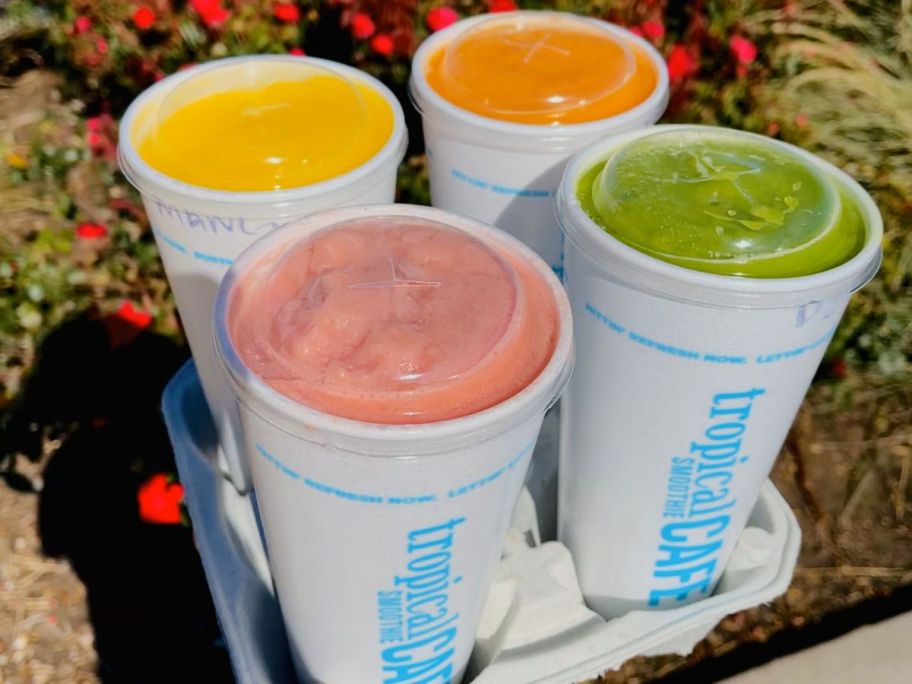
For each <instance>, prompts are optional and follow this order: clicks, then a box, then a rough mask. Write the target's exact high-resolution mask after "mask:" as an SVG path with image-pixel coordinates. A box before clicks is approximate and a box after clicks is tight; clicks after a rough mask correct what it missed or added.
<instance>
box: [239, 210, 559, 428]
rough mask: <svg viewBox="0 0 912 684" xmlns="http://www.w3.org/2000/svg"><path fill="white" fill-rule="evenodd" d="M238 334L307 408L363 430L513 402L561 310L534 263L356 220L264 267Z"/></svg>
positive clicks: (458, 238)
mask: <svg viewBox="0 0 912 684" xmlns="http://www.w3.org/2000/svg"><path fill="white" fill-rule="evenodd" d="M228 330H229V333H230V335H231V338H232V340H233V342H234V345H235V348H236V349H237V352H238V354H239V356H240V358H241V360H242V361H243V362H244V364H245V365H246V366H247V367H249V368H250V369H251V370H252V371H253V372H254V373H255V374H256V375H257V376H259V377H260V378H261V379H262V380H264V381H265V382H266V383H267V384H269V385H270V386H271V387H272V388H273V389H275V390H277V391H278V392H281V393H282V394H284V395H286V396H288V397H290V398H291V399H294V400H295V401H297V402H299V403H301V404H304V405H306V406H309V407H311V408H315V409H318V410H320V411H323V412H326V413H331V414H334V415H338V416H342V417H345V418H351V419H354V420H360V421H366V422H372V423H388V424H394V423H395V424H407V423H428V422H434V421H440V420H447V419H451V418H458V417H461V416H466V415H469V414H472V413H475V412H477V411H481V410H483V409H486V408H489V407H491V406H494V405H496V404H498V403H500V402H502V401H504V400H506V399H508V398H509V397H511V396H513V395H514V394H516V393H517V392H519V391H520V390H522V389H523V388H524V387H526V386H527V385H528V384H529V383H530V382H532V381H533V380H534V379H535V378H536V377H537V376H538V375H539V373H541V371H542V369H543V368H544V367H545V366H546V365H547V363H548V361H549V360H550V358H551V355H552V353H553V351H554V346H555V343H556V339H557V334H558V318H557V306H556V303H555V301H554V296H553V294H552V292H551V290H550V288H549V285H548V283H547V281H546V280H545V279H544V278H543V277H542V276H541V275H540V274H539V273H538V272H536V271H535V270H534V268H533V267H532V266H531V265H530V264H528V263H527V262H526V261H525V260H524V258H522V257H520V256H518V255H514V254H512V253H509V252H508V251H506V250H504V249H503V248H501V247H497V246H493V245H489V244H488V243H486V242H482V241H481V240H479V239H477V238H475V237H474V236H472V235H470V234H468V233H467V232H464V231H462V230H458V229H455V228H451V227H449V226H446V225H443V224H440V223H436V222H434V221H430V220H424V219H407V218H395V219H393V218H389V219H383V218H371V219H355V220H350V221H347V222H344V223H341V224H337V225H335V226H332V227H331V228H327V229H325V230H322V231H319V232H317V233H315V234H313V235H311V236H309V237H307V238H304V239H303V240H301V241H299V242H296V243H293V244H291V245H284V246H282V247H280V248H277V249H276V250H275V251H273V252H272V253H269V254H267V255H266V256H264V257H262V258H261V259H260V260H259V261H258V262H256V263H254V264H253V265H252V266H251V267H250V268H249V269H247V270H246V271H245V272H244V274H243V275H242V276H241V280H240V281H239V282H238V284H237V286H236V288H235V290H234V295H233V297H232V299H231V301H230V302H229V308H228Z"/></svg>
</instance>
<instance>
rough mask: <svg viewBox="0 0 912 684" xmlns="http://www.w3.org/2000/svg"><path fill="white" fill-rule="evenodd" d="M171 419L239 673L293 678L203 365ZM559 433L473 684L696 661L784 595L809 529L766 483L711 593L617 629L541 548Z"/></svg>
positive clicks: (563, 553) (189, 370)
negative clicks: (726, 632) (225, 463)
mask: <svg viewBox="0 0 912 684" xmlns="http://www.w3.org/2000/svg"><path fill="white" fill-rule="evenodd" d="M163 410H164V415H165V421H166V423H167V425H168V431H169V434H170V437H171V442H172V444H173V447H174V452H175V457H176V460H177V467H178V470H179V472H180V479H181V482H182V483H183V485H184V487H185V490H186V501H187V507H188V509H189V512H190V517H191V518H192V520H193V528H194V535H195V539H196V544H197V547H198V549H199V552H200V556H201V558H202V563H203V568H204V570H205V573H206V578H207V580H208V582H209V587H210V591H211V593H212V598H213V602H214V604H215V608H216V612H217V614H218V618H219V622H220V624H221V628H222V633H223V635H224V638H225V642H226V644H227V646H228V651H229V655H230V658H231V663H232V666H233V668H234V672H235V676H236V678H237V680H238V682H239V683H240V684H260V683H263V684H266V683H269V682H284V681H293V680H294V668H293V666H292V661H291V655H290V652H289V649H288V642H287V638H286V633H285V627H284V624H283V622H282V616H281V612H280V609H279V605H278V602H277V600H276V597H275V593H274V589H273V585H272V578H271V576H270V573H269V566H268V563H267V559H266V551H265V549H264V547H263V542H262V535H261V532H260V527H259V522H258V520H257V512H256V506H255V502H254V500H253V499H254V496H255V494H253V493H247V494H243V495H242V494H239V493H238V492H237V490H236V489H235V488H234V486H233V485H232V484H231V483H230V482H229V481H228V480H227V479H226V478H225V477H224V476H223V475H222V474H221V472H220V471H219V469H218V463H217V450H218V444H217V438H216V433H215V428H214V426H213V424H212V419H211V417H210V415H209V411H208V409H207V407H206V402H205V400H204V398H203V393H202V388H201V386H200V384H199V378H198V376H197V373H196V369H195V367H194V365H193V363H192V362H188V363H187V365H186V366H184V368H182V369H181V370H180V371H179V372H178V373H177V375H176V376H175V377H174V378H173V379H172V381H171V382H170V384H169V385H168V387H167V389H166V390H165V393H164V397H163ZM556 427H557V420H556V419H553V418H552V417H551V416H549V417H548V418H546V420H545V423H544V425H543V427H542V434H541V437H540V439H539V443H538V446H537V448H536V453H535V456H534V458H533V463H532V466H531V468H530V471H529V477H528V479H527V490H526V491H524V492H523V495H522V497H521V498H520V501H519V504H518V505H517V507H516V511H515V512H514V515H513V520H512V523H511V529H510V531H509V533H508V536H507V540H506V543H505V546H504V553H503V559H502V561H501V563H500V567H499V569H498V571H497V574H496V576H495V579H494V582H493V584H492V586H491V588H490V590H489V593H488V597H487V602H486V604H485V609H484V612H483V614H482V618H481V622H480V624H479V627H478V630H477V633H476V639H475V649H474V652H473V655H472V660H471V663H470V666H469V670H468V673H467V675H466V677H465V680H464V681H465V682H473V683H475V684H495V683H496V684H533V683H540V684H565V683H570V682H576V681H580V680H584V679H587V678H591V677H595V676H597V675H598V674H600V673H602V672H605V671H607V670H612V669H617V668H618V667H620V666H621V664H622V663H624V662H625V661H626V660H628V659H629V658H632V657H634V656H638V655H660V654H672V653H675V654H681V655H684V654H687V653H689V652H690V651H691V650H693V648H694V646H695V645H696V644H697V643H698V642H699V641H700V640H701V639H703V638H704V637H705V636H706V635H707V634H708V633H709V631H710V630H712V629H713V627H714V626H715V625H716V624H717V623H718V622H719V621H720V620H721V619H722V618H724V617H725V616H726V615H728V614H730V613H734V612H736V611H739V610H744V609H746V608H750V607H753V606H756V605H759V604H762V603H766V602H769V601H772V600H773V599H774V598H776V597H777V596H779V595H781V594H782V593H784V592H785V590H786V589H787V587H788V585H789V582H790V581H791V577H792V573H793V572H794V568H795V562H796V560H797V557H798V549H799V544H800V529H799V527H798V523H797V520H796V519H795V517H794V515H793V514H792V512H791V510H790V508H789V507H788V504H787V503H786V502H785V501H784V499H783V498H782V497H781V495H780V494H779V493H778V492H777V491H776V489H775V488H774V487H773V485H772V484H771V483H767V484H766V485H765V486H764V487H763V490H762V492H761V495H760V498H759V500H758V501H757V503H756V505H755V506H754V508H753V511H752V513H751V515H750V519H749V520H748V525H747V528H746V529H745V530H744V532H743V533H742V535H741V537H740V539H739V541H738V544H737V547H736V549H735V551H734V553H733V555H732V557H731V559H730V561H729V563H728V565H727V567H726V569H725V572H724V574H723V575H722V579H721V580H720V582H719V585H718V587H717V588H716V592H715V593H714V594H713V595H712V596H709V597H707V598H706V599H703V600H701V601H697V602H696V603H692V604H690V605H687V606H682V607H680V608H673V609H670V610H662V611H651V612H647V611H633V612H630V613H628V614H626V615H624V616H623V617H619V618H615V619H612V620H608V621H606V620H604V619H603V618H602V617H600V616H599V615H597V614H596V613H594V612H592V611H590V610H589V609H588V608H587V607H586V606H585V604H584V603H583V600H582V594H581V593H580V589H579V585H578V583H577V579H576V572H575V569H574V566H573V560H572V558H571V557H570V553H569V552H568V551H567V549H566V548H565V547H564V546H563V545H562V544H560V543H558V542H555V541H544V542H543V541H542V538H543V536H544V539H548V538H549V537H550V536H551V535H552V530H554V529H555V521H554V520H553V517H554V514H555V509H556V505H555V503H554V501H552V498H553V496H554V495H555V492H556V487H555V486H554V485H555V484H556V457H555V456H554V454H553V450H554V445H555V444H556V439H555V435H554V431H555V430H556ZM542 532H544V535H543V534H542Z"/></svg>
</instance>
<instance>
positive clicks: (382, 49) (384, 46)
mask: <svg viewBox="0 0 912 684" xmlns="http://www.w3.org/2000/svg"><path fill="white" fill-rule="evenodd" d="M370 46H371V50H373V51H374V52H376V53H377V54H378V55H383V56H384V57H389V56H390V55H391V54H393V39H392V38H391V37H390V36H389V35H387V34H386V33H378V34H377V35H376V36H374V37H373V38H372V39H371V42H370Z"/></svg>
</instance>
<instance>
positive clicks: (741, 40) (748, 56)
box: [728, 35, 757, 64]
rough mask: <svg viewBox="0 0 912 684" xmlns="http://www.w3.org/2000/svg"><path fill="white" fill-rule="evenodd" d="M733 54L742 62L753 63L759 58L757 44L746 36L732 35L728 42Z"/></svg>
mask: <svg viewBox="0 0 912 684" xmlns="http://www.w3.org/2000/svg"><path fill="white" fill-rule="evenodd" d="M728 46H729V48H731V51H732V54H733V55H734V56H735V58H736V59H737V60H738V61H739V62H740V63H741V64H751V63H752V62H753V61H754V60H755V59H757V46H756V45H754V43H753V41H750V40H748V39H747V38H745V37H744V36H738V35H735V36H732V39H731V40H730V41H729V42H728Z"/></svg>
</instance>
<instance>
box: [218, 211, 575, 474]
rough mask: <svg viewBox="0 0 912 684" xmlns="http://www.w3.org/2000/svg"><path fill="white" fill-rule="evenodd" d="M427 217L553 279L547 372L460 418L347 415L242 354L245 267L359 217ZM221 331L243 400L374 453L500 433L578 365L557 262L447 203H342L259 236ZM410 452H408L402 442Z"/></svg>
mask: <svg viewBox="0 0 912 684" xmlns="http://www.w3.org/2000/svg"><path fill="white" fill-rule="evenodd" d="M370 217H378V218H380V217H384V218H397V217H407V218H419V219H426V220H430V221H435V222H438V223H442V224H444V225H447V226H450V227H453V228H455V229H457V230H467V231H468V232H469V233H470V234H471V235H473V236H474V237H476V238H478V239H481V240H482V241H484V242H486V243H487V244H489V245H493V246H494V247H497V248H500V249H506V250H508V251H509V252H512V253H515V254H517V255H518V256H519V257H520V258H523V259H525V260H526V261H527V263H529V265H530V266H531V267H532V268H533V269H534V270H535V271H536V272H537V273H539V274H540V275H541V276H542V277H543V278H544V279H545V282H547V283H548V286H549V288H550V290H551V293H552V295H553V296H554V301H555V306H556V307H557V316H558V322H559V331H558V336H557V341H556V343H555V346H554V350H553V352H552V354H551V358H550V359H549V360H548V363H547V364H546V365H545V367H544V368H543V369H542V370H541V371H540V372H539V374H538V375H537V376H536V377H535V378H534V379H533V380H532V381H531V382H530V383H529V384H528V385H526V386H525V387H524V388H522V389H521V390H519V391H518V392H517V393H516V394H514V395H512V396H511V397H509V398H508V399H505V400H504V401H502V402H500V403H498V404H495V405H494V406H491V407H489V408H486V409H483V410H481V411H477V412H475V413H471V414H469V415H466V416H461V417H458V418H451V419H446V420H441V421H435V422H430V423H413V424H385V423H372V422H366V421H359V420H354V419H351V418H343V417H340V416H336V415H333V414H330V413H326V412H324V411H320V410H318V409H315V408H311V407H309V406H306V405H304V404H301V403H299V402H297V401H295V400H294V399H291V398H290V397H287V396H285V395H284V394H282V393H281V392H279V391H277V390H275V389H273V388H272V387H270V386H269V385H268V384H267V383H266V382H264V381H263V380H261V379H260V378H259V377H258V376H257V375H256V374H255V373H254V372H253V371H252V370H250V369H249V368H248V367H247V366H246V364H244V362H243V361H242V360H241V358H240V356H239V354H238V353H237V350H236V348H235V346H234V343H233V341H232V339H231V335H230V333H229V330H228V325H227V322H228V310H229V303H230V301H231V295H232V292H233V289H234V287H235V286H236V285H237V282H238V280H239V278H240V275H241V274H242V273H243V272H244V271H246V269H247V268H248V267H250V266H252V265H253V264H255V263H256V262H257V260H258V259H259V258H261V257H262V256H264V255H265V254H267V253H268V252H270V251H273V250H275V249H276V248H277V246H279V245H281V244H283V243H291V242H293V241H296V240H298V239H300V238H302V237H304V236H305V235H309V234H312V233H315V232H317V231H318V230H322V229H324V228H329V227H331V226H333V225H335V224H338V223H341V222H344V221H348V220H351V219H358V218H370ZM214 313H215V316H214V325H213V336H214V346H215V355H216V358H217V359H218V360H219V362H220V364H221V366H222V368H223V370H224V372H225V374H226V376H227V377H228V379H229V383H230V384H231V385H232V388H233V389H234V391H235V393H236V395H237V398H238V401H240V402H241V403H244V404H245V406H247V408H248V409H250V410H251V411H253V412H254V413H256V414H258V415H259V416H260V417H262V418H264V419H265V420H267V421H268V422H270V423H271V424H272V425H273V426H274V427H276V428H277V429H279V430H282V431H284V432H287V433H289V434H294V436H296V437H297V438H302V434H301V433H302V432H304V431H318V432H322V433H324V434H326V433H329V434H333V435H335V436H337V437H340V438H341V439H342V440H343V441H344V442H345V443H347V444H349V445H350V446H349V448H347V450H350V451H357V452H359V453H363V454H368V455H385V456H390V455H399V456H410V455H411V456H414V455H421V454H429V453H437V452H442V451H447V450H451V449H452V448H454V446H453V443H460V444H463V443H464V444H471V443H474V442H476V441H477V440H478V438H479V435H485V436H486V437H487V436H493V435H495V434H500V433H501V432H503V431H506V430H508V429H510V428H511V427H512V426H513V425H515V424H517V423H519V422H521V421H522V420H525V419H528V418H529V417H530V416H532V415H534V414H535V413H537V412H541V413H542V415H544V412H545V411H546V410H547V409H548V408H549V407H550V406H551V405H553V403H554V402H555V401H556V400H557V398H558V397H559V396H560V394H561V392H562V391H563V389H564V387H565V386H566V383H567V381H568V380H569V377H570V373H571V371H572V366H573V358H574V354H573V324H572V318H571V314H570V302H569V300H568V299H567V294H566V292H565V291H564V288H563V286H562V285H561V283H560V281H559V280H558V279H557V277H556V276H555V275H554V273H553V272H552V270H551V268H550V267H549V266H548V265H547V264H546V263H545V262H544V261H543V260H542V259H541V257H539V256H538V255H537V254H535V252H533V251H532V249H531V248H529V247H527V246H526V245H525V244H524V243H522V242H520V241H519V240H517V239H516V238H514V237H513V236H511V235H509V234H508V233H506V232H504V231H501V230H500V229H497V228H494V227H492V226H487V225H485V224H483V223H481V222H479V221H475V220H474V219H471V218H468V217H465V216H461V215H458V214H452V213H450V212H447V211H443V210H442V209H435V208H433V207H424V206H418V205H412V204H374V205H363V206H354V207H340V208H334V209H329V210H326V211H322V212H318V213H316V214H312V215H310V216H307V217H305V218H302V219H300V220H297V221H293V222H291V223H289V224H286V225H285V226H282V227H280V228H277V229H276V230H274V231H272V232H271V233H269V234H268V235H266V236H264V237H263V238H260V239H259V240H257V241H255V242H254V243H253V244H251V245H250V246H249V247H248V248H247V249H245V250H244V252H242V253H241V255H240V256H239V257H238V258H237V259H236V260H235V261H234V264H232V266H231V268H230V269H229V270H228V272H227V273H226V275H225V277H224V278H223V279H222V282H221V284H220V286H219V289H218V293H217V294H216V299H215V309H214ZM405 443H408V444H409V445H410V453H408V454H403V453H402V445H403V444H405Z"/></svg>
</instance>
